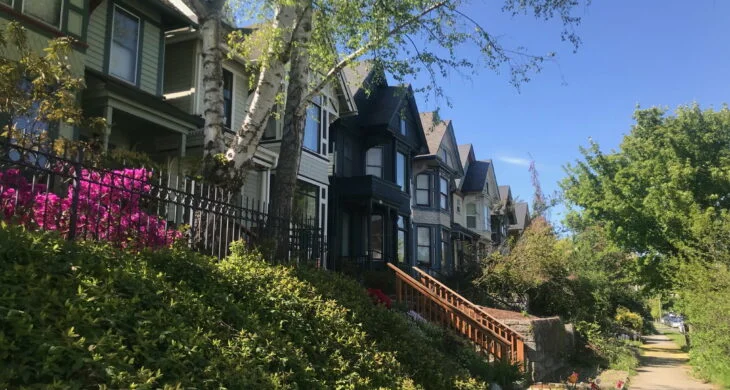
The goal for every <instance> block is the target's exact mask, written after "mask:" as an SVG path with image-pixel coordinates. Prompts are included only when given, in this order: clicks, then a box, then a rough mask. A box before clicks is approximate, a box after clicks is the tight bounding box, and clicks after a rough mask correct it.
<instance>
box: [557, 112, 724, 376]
mask: <svg viewBox="0 0 730 390" xmlns="http://www.w3.org/2000/svg"><path fill="white" fill-rule="evenodd" d="M634 118H635V119H636V124H635V125H634V126H633V127H632V130H631V133H630V134H628V135H627V136H626V137H625V138H624V141H623V142H622V144H621V147H620V149H619V150H618V151H612V152H611V153H603V152H602V151H601V150H600V148H599V146H598V145H597V144H596V143H591V145H590V147H589V148H587V149H583V155H584V158H583V160H581V161H578V162H577V163H576V164H575V165H572V166H568V168H567V172H568V178H566V179H565V180H564V181H563V183H562V186H563V189H564V191H565V197H566V199H567V200H568V201H569V202H570V204H571V205H572V206H574V208H575V209H574V211H573V212H572V214H571V215H570V216H569V219H568V222H569V224H570V225H571V226H572V227H573V228H574V229H576V230H577V231H585V228H586V226H589V225H591V224H595V223H599V224H602V225H603V226H604V227H605V231H606V232H607V234H608V237H609V238H610V239H611V240H612V241H614V242H615V243H616V244H617V245H618V247H620V248H621V249H622V250H623V251H626V252H628V253H632V254H633V255H632V256H633V258H635V259H636V263H635V266H636V269H637V271H639V274H638V275H639V276H640V281H641V282H643V283H644V285H645V286H647V287H651V288H659V289H663V290H668V291H669V292H670V293H673V294H676V298H677V305H678V306H679V308H681V310H682V311H683V312H684V313H685V314H687V315H688V321H689V324H690V329H691V330H692V331H691V332H690V335H692V337H693V342H692V349H691V356H692V360H693V361H694V362H695V363H696V364H697V365H698V368H699V370H700V372H701V373H703V374H704V375H705V376H707V377H708V378H711V379H714V380H717V381H720V382H722V383H725V384H728V383H730V361H729V360H728V356H730V338H728V337H727V334H728V331H729V329H730V319H729V318H728V317H727V315H726V313H727V307H726V306H727V305H725V304H724V303H725V302H728V301H730V273H728V266H730V262H729V261H728V258H730V248H729V247H728V245H727V242H728V239H730V198H729V197H728V193H730V110H729V109H728V108H727V107H723V108H722V109H720V110H717V111H716V110H712V109H708V110H701V109H700V108H699V106H698V105H696V104H695V105H692V106H683V107H679V108H678V109H677V110H676V112H675V113H674V115H669V114H667V112H666V111H665V110H661V109H658V108H651V109H647V110H637V111H636V112H635V114H634ZM629 266H630V265H629Z"/></svg>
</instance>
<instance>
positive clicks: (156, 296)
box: [0, 226, 514, 389]
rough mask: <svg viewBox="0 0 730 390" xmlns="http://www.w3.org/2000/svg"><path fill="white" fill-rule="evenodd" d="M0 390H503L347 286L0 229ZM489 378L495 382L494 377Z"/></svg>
mask: <svg viewBox="0 0 730 390" xmlns="http://www.w3.org/2000/svg"><path fill="white" fill-rule="evenodd" d="M0 243H2V244H1V245H0V366H2V367H3V369H2V370H0V388H23V387H26V388H91V387H93V388H105V387H109V388H177V387H180V388H201V389H207V388H216V389H219V388H229V389H247V388H251V389H275V388H276V389H278V388H286V389H297V388H301V389H361V388H362V389H366V388H398V389H401V388H425V389H442V388H463V389H466V388H470V389H471V388H475V389H476V388H486V382H487V381H490V380H495V379H496V380H499V381H503V382H504V381H509V380H511V379H513V377H512V375H513V374H514V372H513V371H512V370H511V368H510V367H507V368H504V367H492V366H489V365H487V363H485V362H484V361H483V360H481V359H480V358H479V357H478V356H477V355H476V354H475V353H474V351H473V349H472V348H470V347H469V346H467V345H465V344H463V343H462V342H461V341H460V340H459V339H458V338H456V337H454V336H453V335H451V334H450V333H448V332H444V331H442V330H440V329H437V328H433V327H430V326H428V325H418V324H415V323H413V322H412V321H410V320H408V319H407V318H406V317H405V316H404V315H403V314H402V313H399V312H398V311H397V310H388V309H386V308H384V307H381V306H375V305H373V303H372V301H371V300H370V298H369V297H368V296H367V295H366V293H365V290H364V289H363V288H362V287H360V286H359V285H358V284H357V283H356V282H354V281H353V280H351V279H347V278H345V277H342V276H339V275H336V274H334V273H330V272H324V271H319V270H312V269H294V268H286V267H281V266H271V265H268V264H267V263H266V262H264V261H263V260H262V259H261V258H260V257H259V256H256V255H253V254H247V253H245V252H244V251H243V249H242V248H241V247H236V248H234V254H233V255H232V256H231V257H229V258H227V259H225V260H224V261H222V262H216V261H214V260H213V259H211V258H208V257H204V256H201V255H198V254H195V253H192V252H190V251H188V250H185V249H182V248H173V249H169V250H167V249H165V250H157V251H143V252H141V253H134V252H131V251H122V250H118V249H114V248H112V247H110V246H108V245H105V244H99V243H89V242H84V243H68V242H66V241H63V240H60V239H59V238H58V237H57V236H54V235H53V234H52V233H29V232H25V231H23V230H22V229H21V228H18V227H8V226H1V227H0ZM496 376H499V378H496Z"/></svg>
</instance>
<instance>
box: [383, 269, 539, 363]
mask: <svg viewBox="0 0 730 390" xmlns="http://www.w3.org/2000/svg"><path fill="white" fill-rule="evenodd" d="M388 266H389V267H390V268H391V269H392V270H393V271H394V272H395V293H396V300H397V301H398V302H402V303H404V304H406V305H407V306H408V309H410V310H413V311H415V312H416V313H418V314H419V315H420V316H421V317H423V318H424V319H426V320H427V321H430V322H433V323H436V324H439V325H441V326H444V327H446V328H450V329H453V330H455V331H456V332H457V333H459V334H461V335H462V336H464V337H466V338H468V339H469V340H470V341H471V342H473V343H474V344H476V345H477V346H478V347H479V350H480V351H481V352H482V353H484V354H485V355H486V356H487V357H488V358H489V359H490V360H500V361H507V362H510V363H514V364H519V365H520V366H521V367H522V368H523V369H524V367H525V342H524V337H523V336H522V335H520V334H519V333H517V332H515V331H514V330H512V329H510V328H509V327H508V326H506V325H504V324H502V323H501V322H500V321H499V320H497V319H496V318H494V317H492V316H491V315H489V314H488V313H487V312H485V311H484V310H482V308H480V307H479V306H477V305H475V304H473V303H471V302H470V301H468V300H467V299H466V298H464V297H462V296H461V295H459V294H457V293H456V292H454V291H453V290H451V289H450V288H448V287H446V286H445V285H444V284H442V283H441V282H439V281H438V280H436V279H435V278H433V277H431V276H430V275H428V274H426V273H425V272H423V271H421V270H420V269H418V268H416V267H413V270H414V271H415V272H416V275H417V278H418V279H416V278H413V277H411V276H410V275H408V273H406V272H404V271H403V270H401V269H400V268H398V267H397V266H395V265H393V264H390V263H388Z"/></svg>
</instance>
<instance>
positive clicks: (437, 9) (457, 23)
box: [271, 0, 580, 218]
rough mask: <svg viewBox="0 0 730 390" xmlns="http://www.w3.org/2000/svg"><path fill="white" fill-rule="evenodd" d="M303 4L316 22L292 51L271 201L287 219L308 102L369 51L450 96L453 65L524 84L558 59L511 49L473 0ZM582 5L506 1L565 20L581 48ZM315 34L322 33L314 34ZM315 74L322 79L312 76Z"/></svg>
mask: <svg viewBox="0 0 730 390" xmlns="http://www.w3.org/2000/svg"><path fill="white" fill-rule="evenodd" d="M302 3H307V4H302V5H301V9H302V10H309V9H310V8H311V9H312V11H311V12H309V13H307V14H305V13H302V18H303V20H306V21H307V22H306V24H307V25H308V24H309V22H310V21H311V22H312V24H313V28H312V30H311V31H309V29H303V30H301V31H296V32H295V33H294V35H293V37H292V40H293V45H292V46H293V48H294V50H299V51H300V52H302V53H305V55H302V56H294V55H293V56H292V64H291V66H290V70H289V76H288V80H289V88H288V91H287V95H286V106H285V111H284V120H283V122H284V133H283V138H282V144H281V153H280V157H279V164H278V167H277V180H276V181H275V182H274V187H273V189H272V199H271V209H272V211H273V212H274V213H276V214H277V215H279V216H282V217H284V218H289V217H290V216H291V211H292V199H293V194H294V189H295V188H296V183H297V172H298V169H299V163H300V158H301V148H302V142H303V132H304V126H305V121H306V118H305V116H304V114H305V113H306V107H307V105H308V104H310V102H311V101H312V99H313V98H314V97H316V95H318V94H319V93H320V92H321V90H322V89H323V88H325V87H326V86H327V85H328V84H330V83H333V82H334V81H335V78H336V77H337V75H338V73H339V72H340V71H342V70H343V69H344V68H345V67H347V66H350V65H352V64H353V63H355V62H357V61H358V60H360V59H361V58H363V57H365V58H368V59H369V60H371V61H375V62H377V63H378V64H379V66H382V67H383V69H384V70H385V71H387V72H388V73H389V74H390V75H391V76H393V78H395V79H396V80H397V81H403V80H405V79H407V78H413V76H415V75H417V74H419V73H422V72H424V71H425V73H426V74H427V75H428V79H427V80H424V81H425V83H423V86H421V87H419V86H418V85H417V86H416V90H417V91H419V92H422V93H426V94H431V95H435V96H436V97H444V94H443V90H442V89H441V87H440V84H439V77H441V76H445V75H446V74H447V73H448V72H449V71H452V70H455V71H457V72H463V73H465V74H467V75H468V74H471V73H472V72H475V71H477V70H478V65H479V64H481V65H483V66H486V67H487V68H489V69H492V70H496V71H500V70H506V71H507V72H508V73H509V77H510V83H511V84H512V85H514V86H516V87H519V85H520V84H522V83H524V82H527V81H529V77H530V75H531V73H532V72H534V71H539V70H540V67H541V65H542V64H543V62H544V61H546V60H550V59H551V58H552V57H553V54H551V53H545V54H543V55H535V54H532V53H530V52H528V51H526V50H524V49H511V48H507V47H504V46H503V45H502V44H501V42H500V41H499V40H498V39H497V38H496V37H495V36H493V35H492V34H490V33H489V32H487V30H486V29H485V28H483V27H482V26H481V25H480V24H479V22H478V21H477V20H475V19H473V18H472V17H470V16H468V15H467V14H466V13H465V12H464V11H463V8H464V6H465V5H466V4H467V2H466V1H459V0H450V1H422V0H420V1H419V0H416V1H407V0H406V1H403V0H402V1H397V2H383V1H380V0H358V1H352V0H349V1H336V0H332V1H327V2H312V1H302ZM577 5H578V2H577V1H567V2H552V1H540V0H537V1H506V2H505V3H504V7H503V10H504V11H505V12H511V13H512V14H513V15H516V14H522V13H527V12H532V13H533V14H534V15H535V16H536V17H538V18H542V19H550V18H559V19H560V21H561V22H562V24H563V27H564V30H563V34H562V38H563V39H564V40H567V41H570V42H571V44H572V45H573V47H574V48H575V49H577V48H578V46H579V44H580V39H579V37H578V36H577V35H576V34H575V33H574V31H573V27H574V26H575V25H577V24H578V23H579V21H580V19H579V18H577V17H574V16H572V15H571V12H572V10H573V8H574V7H576V6H577ZM312 35H313V36H314V38H313V39H310V38H311V37H312ZM465 46H473V47H477V48H479V50H480V52H481V53H482V57H481V58H472V59H469V58H466V57H464V56H461V55H460V54H459V51H458V49H459V48H463V47H465ZM295 58H296V59H297V62H296V65H295V63H294V59H295ZM310 72H311V73H313V74H314V77H310ZM363 76H364V75H363ZM310 80H313V81H310ZM305 83H308V84H307V85H305ZM304 91H306V92H304ZM446 98H448V97H447V96H446ZM447 100H448V99H447Z"/></svg>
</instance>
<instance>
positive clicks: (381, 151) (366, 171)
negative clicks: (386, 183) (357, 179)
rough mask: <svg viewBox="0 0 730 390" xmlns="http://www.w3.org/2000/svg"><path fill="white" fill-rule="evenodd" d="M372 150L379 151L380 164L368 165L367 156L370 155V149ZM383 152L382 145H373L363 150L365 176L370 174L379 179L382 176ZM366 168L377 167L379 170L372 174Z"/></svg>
mask: <svg viewBox="0 0 730 390" xmlns="http://www.w3.org/2000/svg"><path fill="white" fill-rule="evenodd" d="M374 150H379V151H380V165H370V159H369V158H368V156H369V155H370V151H374ZM384 152H385V151H384V150H383V147H382V146H373V147H372V148H370V149H368V150H366V151H365V176H368V175H370V176H375V177H377V178H380V179H382V178H383V165H384V164H383V160H384V156H383V153H384ZM368 168H377V169H378V170H379V171H380V173H379V174H378V175H373V174H371V173H369V172H368Z"/></svg>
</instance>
